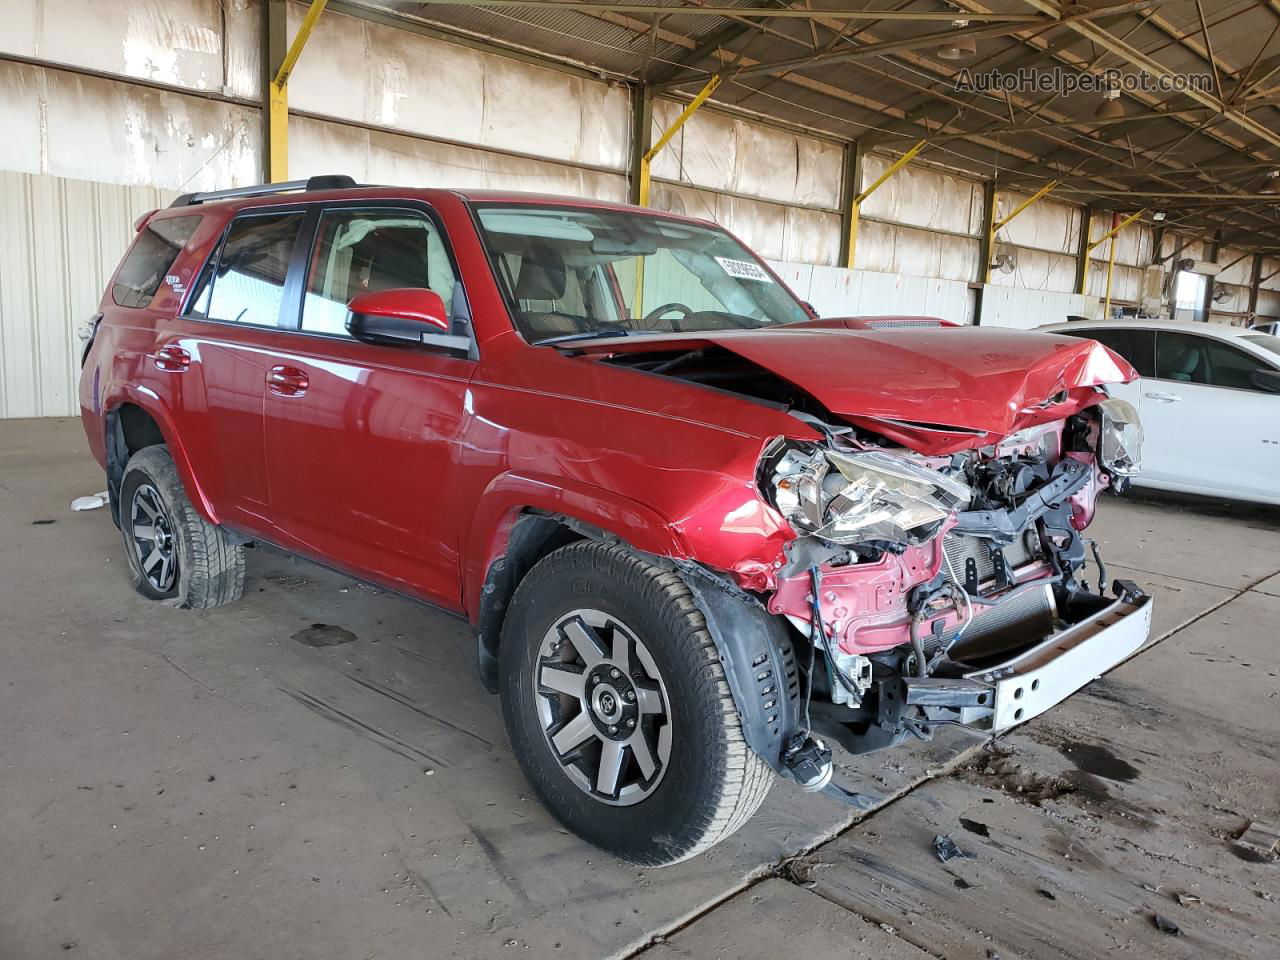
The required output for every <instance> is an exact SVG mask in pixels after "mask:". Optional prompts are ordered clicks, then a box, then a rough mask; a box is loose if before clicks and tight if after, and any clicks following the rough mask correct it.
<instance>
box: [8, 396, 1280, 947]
mask: <svg viewBox="0 0 1280 960" xmlns="http://www.w3.org/2000/svg"><path fill="white" fill-rule="evenodd" d="M101 488H102V478H101V473H100V471H99V470H98V468H97V466H96V465H95V464H94V463H93V462H92V460H91V459H90V458H89V456H88V453H87V450H86V448H85V444H84V440H83V436H82V434H81V432H80V426H79V424H78V422H75V421H56V420H45V421H5V422H0V536H2V537H3V543H4V544H5V549H4V550H3V551H0V611H2V612H3V620H2V621H0V622H2V623H3V624H4V629H3V630H2V631H0V665H2V666H3V674H2V675H0V691H2V692H0V725H2V728H3V730H4V732H5V735H4V737H3V738H0V864H2V865H3V868H4V869H2V870H0V960H43V958H50V957H55V956H56V957H68V956H70V957H85V958H113V960H114V958H125V957H127V958H129V960H145V958H151V957H156V958H161V957H163V958H169V957H173V956H178V955H187V956H194V957H199V958H202V960H204V958H210V960H212V958H222V957H227V958H236V960H243V958H255V957H262V958H270V960H287V958H292V957H298V958H303V957H305V958H308V960H315V958H329V957H333V958H358V960H363V958H373V957H381V958H401V957H404V958H408V957H422V956H429V957H432V958H445V957H468V958H488V957H495V956H534V957H556V958H559V957H574V958H594V957H631V956H637V955H644V956H645V957H646V958H648V957H650V956H652V957H655V958H657V957H667V956H671V957H699V958H702V957H726V958H729V957H732V958H755V957H766V956H768V957H776V956H778V955H780V954H788V955H794V956H805V957H827V956H832V957H836V956H839V957H855V958H860V957H867V958H871V957H875V958H923V957H947V958H968V957H974V958H979V960H991V958H996V957H999V958H1012V957H1035V958H1046V960H1048V958H1059V957H1078V958H1089V957H1095V956H1097V957H1101V956H1102V955H1104V954H1107V955H1111V954H1114V953H1115V952H1116V951H1124V952H1125V953H1126V954H1127V955H1129V956H1134V957H1166V956H1168V957H1188V958H1191V957H1194V958H1197V960H1203V958H1207V957H1213V958H1217V957H1257V958H1267V960H1271V958H1275V957H1277V956H1280V853H1277V845H1278V844H1280V827H1278V826H1277V825H1280V745H1278V744H1277V740H1276V731H1277V730H1278V729H1280V680H1278V679H1277V663H1276V657H1275V649H1276V641H1275V638H1276V636H1277V634H1278V633H1280V587H1278V586H1277V584H1280V550H1278V549H1277V546H1280V521H1277V515H1276V514H1275V513H1274V512H1271V511H1262V510H1257V509H1254V508H1249V507H1232V506H1229V505H1221V504H1206V503H1202V502H1196V501H1187V500H1179V499H1164V500H1160V501H1146V500H1116V499H1111V498H1108V499H1107V500H1106V501H1104V503H1103V504H1102V508H1101V511H1100V515H1099V520H1098V521H1097V523H1096V524H1095V525H1094V527H1093V529H1092V532H1093V534H1094V535H1095V536H1096V537H1097V538H1098V540H1099V541H1100V544H1101V546H1102V548H1103V550H1104V555H1105V556H1106V558H1107V561H1108V566H1109V567H1110V568H1111V572H1112V575H1113V576H1123V577H1126V578H1129V579H1133V580H1136V581H1138V582H1139V583H1141V584H1143V585H1144V587H1146V588H1148V589H1149V590H1150V592H1151V593H1152V594H1153V595H1154V596H1155V598H1156V603H1157V607H1156V613H1155V632H1154V634H1153V642H1152V644H1150V645H1149V646H1148V647H1147V648H1145V649H1144V650H1143V651H1141V652H1140V653H1139V654H1138V655H1137V656H1136V657H1135V658H1134V659H1132V660H1130V661H1129V662H1128V663H1126V664H1124V665H1122V666H1121V667H1119V668H1117V669H1116V670H1114V671H1113V672H1112V673H1110V674H1109V675H1108V676H1106V677H1104V678H1102V679H1101V680H1098V681H1095V682H1094V683H1093V684H1091V685H1090V686H1089V687H1088V688H1086V689H1085V690H1084V691H1082V692H1081V693H1080V694H1077V695H1076V696H1075V697H1073V698H1072V699H1071V700H1069V701H1068V702H1067V703H1065V704H1063V705H1061V706H1060V707H1058V708H1056V709H1055V710H1052V711H1050V712H1049V713H1047V714H1045V715H1044V716H1042V717H1040V718H1038V719H1036V720H1034V721H1032V722H1031V723H1029V724H1026V725H1024V726H1023V727H1020V728H1018V729H1017V730H1015V731H1013V732H1012V733H1010V734H1009V735H1007V736H1004V737H1001V738H999V739H998V740H996V741H994V742H986V741H983V740H982V739H980V738H975V737H973V736H971V735H968V734H965V733H963V732H960V731H946V732H945V733H944V734H942V735H940V736H939V737H938V738H937V739H936V740H935V741H934V742H932V743H928V744H926V743H916V744H913V745H911V746H910V747H908V748H905V749H902V750H897V751H891V752H888V753H885V754H876V755H871V756H865V757H857V758H851V757H842V758H840V762H839V768H840V769H839V775H840V776H841V777H843V778H844V779H845V780H846V781H847V782H849V783H850V784H851V785H853V786H856V787H857V788H858V789H860V790H863V791H864V792H868V793H873V794H875V795H876V796H877V797H878V798H879V800H880V802H879V804H878V805H877V807H876V809H875V810H873V811H872V812H871V813H870V814H868V815H867V816H865V817H862V818H861V819H859V818H857V817H856V816H855V815H854V814H853V813H852V812H850V810H849V809H848V808H845V807H843V806H842V805H840V804H838V803H836V802H834V801H832V800H829V799H827V798H824V797H813V796H809V795H805V794H802V793H800V792H799V791H798V790H796V789H794V788H791V787H788V786H787V785H784V784H779V785H778V786H776V787H775V788H774V790H773V792H772V794H771V796H770V798H769V800H768V802H767V803H766V805H765V806H764V807H763V808H762V809H761V811H760V812H759V813H758V814H757V815H756V817H755V818H754V819H753V820H752V821H751V823H749V824H748V825H747V827H746V828H744V829H743V830H742V831H741V832H740V833H739V834H737V835H736V836H734V837H733V838H731V839H730V840H729V841H727V842H725V843H724V844H722V845H720V846H719V847H716V848H715V849H713V850H712V851H710V852H709V853H707V854H705V855H703V856H701V857H698V858H696V859H694V860H693V861H690V862H688V863H685V864H681V865H678V866H676V867H673V868H668V869H664V870H641V869H638V868H635V867H631V866H628V865H626V864H622V863H618V862H617V861H614V860H612V859H611V858H609V857H607V856H605V855H604V854H602V853H600V852H599V851H598V850H595V849H593V848H591V847H589V846H587V845H585V844H583V843H582V842H580V841H579V840H577V838H575V837H573V836H572V835H570V834H568V833H567V832H566V831H565V830H564V829H563V828H561V827H560V826H559V825H558V824H556V823H555V822H554V821H553V820H552V819H551V818H550V817H549V816H548V815H547V814H546V812H545V811H544V810H543V809H542V808H541V807H540V806H539V805H538V803H537V802H536V800H534V799H533V797H532V796H531V794H530V792H529V790H528V788H527V786H526V785H525V783H524V781H523V780H522V779H521V777H520V773H519V770H518V769H517V766H516V764H515V761H514V759H513V757H512V756H511V753H510V750H509V747H508V745H507V741H506V738H505V735H504V732H503V729H502V723H501V715H500V710H499V707H498V704H497V701H496V700H495V698H493V697H491V696H489V695H488V694H486V693H485V692H484V691H483V690H482V689H481V687H480V685H479V682H478V681H477V679H476V677H475V671H474V664H473V658H474V639H473V638H472V636H471V634H470V632H469V630H468V628H467V627H466V625H465V624H463V623H461V622H459V621H457V620H454V619H452V618H449V617H447V616H444V615H442V614H440V613H438V612H435V611H431V610H428V609H427V608H424V607H422V606H421V605H418V604H415V603H412V602H410V601H407V600H405V599H403V598H400V597H397V596H394V595H391V594H389V593H387V592H386V591H383V590H380V589H377V588H374V587H369V586H367V585H363V584H360V583H357V582H355V581H353V580H350V579H348V578H345V577H342V576H340V575H337V574H335V573H332V572H330V571H327V570H323V569H320V568H318V567H315V566H313V565H311V564H308V563H305V562H302V561H298V560H294V559H291V558H289V557H285V556H282V555H280V554H277V553H275V552H272V551H269V550H262V549H259V550H254V551H252V552H251V555H250V560H249V581H248V588H247V590H246V596H245V599H244V600H243V601H242V602H241V603H239V604H237V605H234V606H231V607H227V608H223V609H219V610H213V611H208V612H204V613H195V612H190V611H176V610H171V609H168V608H166V607H161V606H156V605H153V604H148V603H146V602H144V601H143V600H142V599H141V598H139V597H137V596H136V595H135V594H133V593H132V592H131V591H130V589H129V586H128V578H127V571H126V569H125V566H124V563H123V554H122V547H121V543H120V539H119V534H118V532H117V531H116V530H115V528H114V527H113V526H112V524H111V521H110V518H109V517H108V516H107V514H106V512H105V511H104V510H96V511H88V512H84V513H76V512H72V511H71V510H70V509H69V506H68V505H69V503H70V501H71V500H72V499H73V498H74V497H76V496H79V495H82V494H90V493H95V492H97V491H98V490H100V489H101ZM944 857H945V862H944Z"/></svg>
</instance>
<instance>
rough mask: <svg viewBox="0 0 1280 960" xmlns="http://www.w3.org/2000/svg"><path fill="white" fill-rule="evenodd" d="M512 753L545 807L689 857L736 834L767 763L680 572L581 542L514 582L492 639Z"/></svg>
mask: <svg viewBox="0 0 1280 960" xmlns="http://www.w3.org/2000/svg"><path fill="white" fill-rule="evenodd" d="M500 677H501V686H502V695H503V712H504V715H505V717H506V723H507V731H508V734H509V735H510V737H511V741H512V745H513V746H514V748H515V752H516V757H517V759H518V760H519V762H520V765H521V767H522V768H523V770H524V773H525V775H526V777H527V778H528V779H529V781H530V783H531V784H532V785H533V788H534V790H535V791H536V792H537V793H538V795H539V797H540V798H541V799H542V801H543V802H544V803H545V804H546V805H547V807H548V808H549V809H550V810H551V812H552V813H553V814H554V815H555V816H556V817H557V818H558V819H559V820H561V822H563V823H564V824H565V825H566V826H568V827H569V828H570V829H571V830H573V831H574V832H575V833H577V834H578V835H580V836H581V837H583V838H584V839H586V840H588V841H590V842H591V843H594V844H595V845H597V846H599V847H602V848H603V849H605V850H607V851H609V852H610V853H612V854H615V855H616V856H618V857H621V858H623V859H625V860H629V861H631V862H633V863H640V864H646V865H651V866H657V865H663V864H669V863H675V862H677V861H680V860H684V859H686V858H688V857H691V856H694V855H695V854H697V853H700V852H701V851H703V850H705V849H707V848H708V847H710V846H712V845H713V844H715V843H717V842H719V841H720V840H722V839H724V838H725V837H727V836H729V835H730V834H731V833H733V832H734V831H735V830H737V829H738V828H739V827H740V826H742V824H743V823H745V822H746V821H747V819H748V818H749V817H750V816H751V814H752V813H754V812H755V810H756V809H757V808H758V807H759V806H760V804H761V802H763V800H764V797H765V795H766V794H767V793H768V790H769V787H770V785H771V784H772V782H773V772H772V771H771V770H770V769H769V767H768V766H767V765H766V764H765V763H764V762H763V761H761V760H760V758H759V757H757V756H756V755H755V754H754V753H753V752H752V751H751V750H750V749H749V748H748V747H747V745H746V742H745V741H744V739H743V736H742V729H741V725H740V723H739V720H738V714H737V709H736V708H735V706H734V703H733V697H732V694H731V693H730V691H729V687H728V684H727V683H726V682H725V677H724V671H723V668H722V667H721V665H720V660H719V655H718V653H717V651H716V647H715V643H714V641H713V640H712V639H711V636H710V634H709V633H708V632H707V628H706V622H705V620H704V619H703V615H702V613H701V611H699V610H698V608H697V607H696V606H695V604H694V602H693V597H692V595H691V594H690V592H689V589H688V587H687V586H685V584H684V582H683V581H682V580H681V579H680V577H679V576H677V575H676V574H674V573H671V572H669V571H665V570H662V569H659V568H658V567H655V566H652V565H651V564H648V563H646V562H644V561H643V560H642V559H640V558H638V557H636V556H635V555H633V554H631V553H629V552H628V551H626V550H624V549H622V548H621V547H617V546H613V545H609V544H603V543H597V542H590V541H582V542H579V543H575V544H571V545H569V546H566V547H562V548H561V549H559V550H556V551H555V552H554V553H551V554H550V555H548V556H547V557H545V558H544V559H543V560H542V561H540V562H539V563H538V564H537V566H535V567H534V568H533V570H531V571H530V572H529V574H528V576H527V577H525V579H524V580H523V581H522V583H521V584H520V587H519V589H518V590H517V591H516V594H515V597H514V598H513V600H512V604H511V608H510V610H509V611H508V614H507V619H506V623H505V624H504V627H503V637H502V645H501V649H500Z"/></svg>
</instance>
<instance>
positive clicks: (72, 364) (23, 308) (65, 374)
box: [0, 172, 173, 417]
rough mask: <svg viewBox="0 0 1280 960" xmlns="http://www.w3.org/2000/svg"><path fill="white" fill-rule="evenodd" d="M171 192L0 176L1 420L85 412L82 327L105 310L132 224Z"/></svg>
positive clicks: (39, 177) (33, 176)
mask: <svg viewBox="0 0 1280 960" xmlns="http://www.w3.org/2000/svg"><path fill="white" fill-rule="evenodd" d="M172 197H173V194H171V193H167V192H165V191H162V190H157V189H155V188H149V187H126V186H119V185H115V184H105V183H88V182H85V181H82V180H68V179H65V178H63V177H51V176H47V175H40V174H29V173H6V172H0V417H53V416H65V415H68V414H74V413H76V412H77V406H76V391H75V383H76V373H77V370H78V367H79V359H80V342H79V340H78V339H77V337H76V330H77V328H78V327H79V325H80V324H81V323H82V322H83V321H84V320H86V319H87V318H89V317H90V316H92V315H93V314H94V313H96V312H97V308H98V301H99V300H100V299H101V297H102V291H103V288H104V287H105V286H106V283H107V278H109V277H110V276H111V274H112V272H113V271H114V270H115V267H116V264H117V263H118V262H119V260H120V257H121V255H122V254H123V253H124V250H125V248H126V246H127V245H128V244H129V242H130V241H131V240H132V239H133V222H134V221H135V220H136V219H137V218H138V217H139V216H140V215H141V214H143V213H146V212H147V211H148V210H153V209H155V208H156V207H159V206H163V205H164V204H166V203H168V202H169V200H171V199H172Z"/></svg>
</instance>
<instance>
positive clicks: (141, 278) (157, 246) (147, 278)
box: [111, 214, 200, 307]
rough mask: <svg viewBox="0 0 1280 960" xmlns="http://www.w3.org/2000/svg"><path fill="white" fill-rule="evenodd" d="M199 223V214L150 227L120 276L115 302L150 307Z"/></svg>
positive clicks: (113, 288)
mask: <svg viewBox="0 0 1280 960" xmlns="http://www.w3.org/2000/svg"><path fill="white" fill-rule="evenodd" d="M199 223H200V216H199V214H195V215H189V216H184V217H164V218H161V219H159V220H152V221H151V222H150V223H148V224H147V225H146V226H145V227H144V228H143V229H142V232H141V233H140V234H138V239H137V240H135V241H134V243H133V246H132V247H130V248H129V252H128V254H126V255H125V258H124V262H123V263H122V264H120V269H119V270H118V271H117V272H116V279H115V283H113V284H112V285H111V299H112V300H114V301H115V302H116V303H117V304H119V305H120V306H122V307H146V306H150V304H151V301H152V299H153V298H154V297H155V295H156V291H157V290H159V289H160V284H161V283H162V282H163V281H164V278H165V274H167V273H168V272H169V268H170V267H172V266H173V261H174V260H176V259H178V254H179V253H181V252H182V248H183V247H185V246H186V245H187V241H188V240H190V239H191V235H192V234H193V233H195V230H196V225H197V224H199Z"/></svg>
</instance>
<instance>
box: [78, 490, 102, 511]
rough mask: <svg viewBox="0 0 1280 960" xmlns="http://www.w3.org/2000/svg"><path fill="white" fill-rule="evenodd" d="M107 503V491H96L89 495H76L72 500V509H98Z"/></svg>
mask: <svg viewBox="0 0 1280 960" xmlns="http://www.w3.org/2000/svg"><path fill="white" fill-rule="evenodd" d="M106 505H107V491H105V490H103V491H102V492H101V493H95V494H93V495H92V496H88V497H76V498H75V499H74V500H72V501H71V509H72V510H97V509H98V508H99V507H105V506H106Z"/></svg>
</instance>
